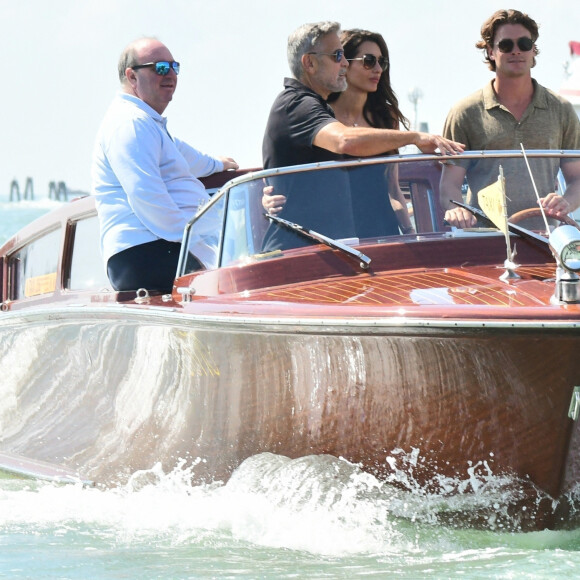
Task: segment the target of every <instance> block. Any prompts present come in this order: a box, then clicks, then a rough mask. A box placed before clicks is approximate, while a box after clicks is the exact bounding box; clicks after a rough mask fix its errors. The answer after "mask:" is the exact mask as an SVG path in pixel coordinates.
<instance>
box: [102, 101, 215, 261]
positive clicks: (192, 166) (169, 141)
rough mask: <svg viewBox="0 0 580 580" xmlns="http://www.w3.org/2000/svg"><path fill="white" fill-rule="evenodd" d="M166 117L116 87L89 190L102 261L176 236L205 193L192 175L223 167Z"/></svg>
mask: <svg viewBox="0 0 580 580" xmlns="http://www.w3.org/2000/svg"><path fill="white" fill-rule="evenodd" d="M166 122H167V121H166V119H165V117H162V116H161V115H160V114H159V113H157V112H156V111H155V110H154V109H152V108H151V107H150V106H149V105H147V104H146V103H145V102H144V101H142V100H141V99H139V98H137V97H134V96H132V95H129V94H126V93H119V94H118V95H117V96H116V97H115V99H114V100H113V103H112V104H111V106H110V107H109V110H108V111H107V113H106V115H105V117H104V119H103V121H102V123H101V127H100V129H99V132H98V134H97V140H96V143H95V149H94V152H93V163H92V194H93V195H94V196H95V202H96V207H97V212H98V215H99V223H100V228H101V249H102V252H103V258H104V260H105V264H106V263H107V261H108V260H109V258H110V257H111V256H113V255H114V254H117V253H119V252H121V251H123V250H126V249H127V248H130V247H133V246H137V245H139V244H144V243H147V242H152V241H155V240H158V239H160V238H163V239H165V240H168V241H170V242H180V241H181V238H182V234H183V229H184V227H185V225H186V224H187V222H188V221H189V220H190V219H191V218H192V217H193V215H194V214H195V212H196V211H197V209H198V207H199V206H200V205H201V204H203V203H205V202H206V201H207V200H208V199H209V197H208V195H207V193H206V191H205V188H204V186H203V184H202V183H201V182H200V181H199V180H198V179H197V177H205V176H206V175H210V174H211V173H215V172H216V171H223V169H224V166H223V163H222V162H221V161H220V160H219V159H215V158H213V157H210V156H209V155H205V154H203V153H201V152H199V151H197V150H196V149H194V148H193V147H191V146H190V145H188V144H187V143H184V142H183V141H180V140H178V139H175V138H172V137H171V136H170V135H169V133H168V132H167V128H166ZM191 249H192V250H193V252H194V253H195V248H191Z"/></svg>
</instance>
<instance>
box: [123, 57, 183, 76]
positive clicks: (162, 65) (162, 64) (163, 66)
mask: <svg viewBox="0 0 580 580" xmlns="http://www.w3.org/2000/svg"><path fill="white" fill-rule="evenodd" d="M151 66H154V67H155V72H156V73H157V74H158V75H162V76H165V75H168V74H169V71H170V70H171V69H173V71H174V72H175V74H176V75H178V74H179V63H178V62H175V61H172V62H169V61H167V60H160V61H159V62H146V63H145V64H136V65H135V66H132V67H131V68H132V69H133V70H138V69H140V68H149V67H151Z"/></svg>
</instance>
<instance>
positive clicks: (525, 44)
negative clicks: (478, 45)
mask: <svg viewBox="0 0 580 580" xmlns="http://www.w3.org/2000/svg"><path fill="white" fill-rule="evenodd" d="M516 42H517V45H518V48H519V49H520V50H521V51H522V52H529V51H530V50H532V47H533V46H534V42H533V40H532V39H531V38H529V37H528V36H522V37H521V38H518V39H517V41H516ZM497 47H498V48H499V51H500V52H512V50H513V49H514V41H513V40H512V39H511V38H504V39H503V40H500V41H499V42H498V43H497Z"/></svg>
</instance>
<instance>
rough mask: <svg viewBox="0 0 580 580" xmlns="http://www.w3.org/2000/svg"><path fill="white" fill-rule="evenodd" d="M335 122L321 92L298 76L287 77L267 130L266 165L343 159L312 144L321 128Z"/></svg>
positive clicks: (274, 165)
mask: <svg viewBox="0 0 580 580" xmlns="http://www.w3.org/2000/svg"><path fill="white" fill-rule="evenodd" d="M335 122H336V118H335V116H334V112H333V111H332V109H331V108H330V107H329V105H328V104H327V103H326V101H325V100H324V99H323V98H322V97H321V96H320V95H319V94H318V93H316V92H314V91H313V90H312V89H309V88H308V87H307V86H306V85H303V84H302V83H301V82H300V81H297V80H296V79H290V78H285V79H284V90H283V91H282V92H281V93H280V94H279V95H278V96H277V97H276V100H275V101H274V104H273V105H272V109H271V110H270V116H269V117H268V123H267V125H266V132H265V133H264V141H263V143H262V160H263V162H264V169H270V168H272V167H285V166H287V165H302V164H303V163H317V162H319V161H333V160H335V159H342V158H343V157H342V156H341V155H338V154H337V153H332V152H331V151H328V150H327V149H321V148H320V147H316V146H315V145H313V142H314V137H315V136H316V134H317V133H318V131H320V129H322V127H324V126H325V125H328V124H329V123H335Z"/></svg>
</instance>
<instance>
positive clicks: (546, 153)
mask: <svg viewBox="0 0 580 580" xmlns="http://www.w3.org/2000/svg"><path fill="white" fill-rule="evenodd" d="M525 157H527V158H528V159H534V158H542V157H544V158H545V157H550V158H554V159H555V158H561V159H562V158H566V159H574V158H577V159H580V150H548V149H534V150H529V151H525V156H524V152H523V151H521V150H490V151H485V150H480V151H465V152H464V153H461V154H458V155H454V156H446V155H440V154H420V153H419V154H399V155H391V156H388V157H369V158H357V159H348V160H340V161H325V162H319V163H312V164H304V165H294V166H290V167H279V168H273V169H263V170H260V171H250V172H249V173H246V174H244V175H240V176H237V177H235V178H234V179H232V180H230V181H228V182H227V183H226V184H225V185H223V186H222V187H221V188H220V189H219V190H218V191H217V192H216V193H215V194H214V195H213V196H212V197H211V199H210V201H209V203H207V204H205V205H204V206H202V207H201V208H200V209H199V210H198V212H197V213H196V215H195V216H193V217H192V218H191V220H190V221H189V222H188V223H187V225H186V227H185V229H184V233H183V238H182V247H181V253H180V257H179V262H178V267H177V273H176V276H177V277H180V276H183V275H184V274H185V273H186V271H185V270H186V260H185V256H186V248H188V247H189V242H190V239H191V236H192V232H193V229H194V226H195V224H196V222H197V221H199V220H200V219H201V218H202V217H203V216H204V215H205V214H206V213H207V212H208V211H211V208H212V207H214V206H215V204H217V203H221V202H222V198H223V197H224V196H225V197H226V199H225V203H224V211H223V219H222V221H221V231H220V233H219V245H218V248H217V255H218V259H217V262H218V265H217V267H218V268H219V267H221V264H222V251H223V243H224V227H225V220H226V215H227V212H228V202H229V193H230V191H231V190H232V188H234V187H236V186H239V185H241V184H244V183H248V182H251V181H256V180H265V179H267V178H269V177H275V176H282V175H291V174H296V173H307V172H311V171H325V170H331V169H336V168H348V167H362V166H367V165H389V164H393V163H399V164H400V163H413V162H415V163H416V162H439V163H442V164H444V163H446V162H449V163H453V162H454V161H460V160H461V161H468V160H470V159H478V160H481V159H483V158H488V159H496V158H521V159H522V160H523V159H524V158H525Z"/></svg>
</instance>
